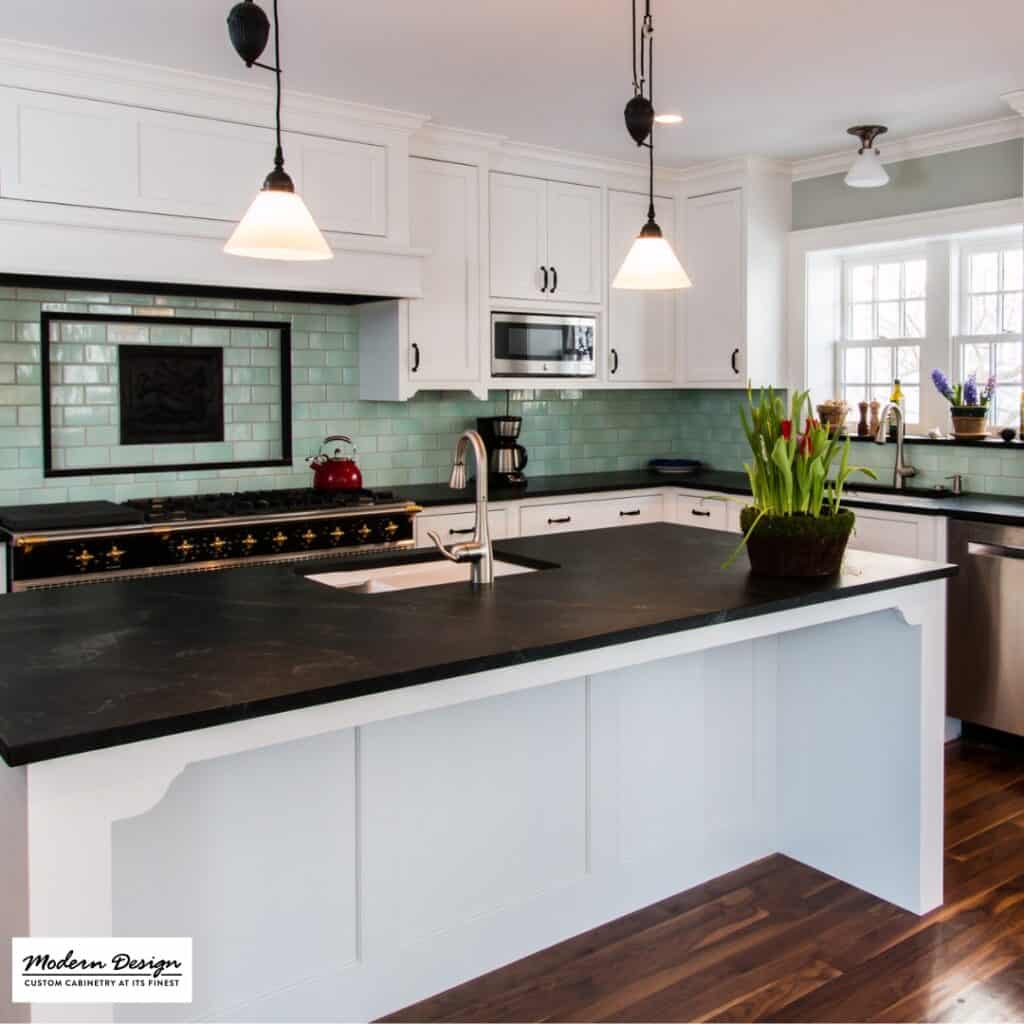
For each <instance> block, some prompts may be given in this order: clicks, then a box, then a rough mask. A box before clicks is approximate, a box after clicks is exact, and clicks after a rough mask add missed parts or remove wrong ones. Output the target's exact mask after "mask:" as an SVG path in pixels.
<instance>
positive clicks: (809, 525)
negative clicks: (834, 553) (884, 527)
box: [740, 505, 856, 539]
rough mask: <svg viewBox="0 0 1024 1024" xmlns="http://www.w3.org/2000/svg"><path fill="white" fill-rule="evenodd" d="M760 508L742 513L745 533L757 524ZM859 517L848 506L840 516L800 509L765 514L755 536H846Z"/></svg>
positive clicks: (745, 510)
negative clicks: (779, 514)
mask: <svg viewBox="0 0 1024 1024" xmlns="http://www.w3.org/2000/svg"><path fill="white" fill-rule="evenodd" d="M758 512H759V510H758V509H756V508H754V506H753V505H748V506H747V507H746V508H745V509H744V510H743V512H742V513H741V514H740V526H742V528H743V532H744V534H746V532H747V531H748V530H749V529H750V527H751V526H752V525H753V523H754V520H755V519H756V518H757V516H758ZM855 520H856V516H855V515H854V514H853V512H852V511H851V510H850V509H848V508H841V509H840V510H839V512H838V513H837V514H836V515H832V514H831V513H830V514H828V515H821V516H809V515H806V514H805V513H803V512H798V513H796V514H795V515H791V516H771V515H766V516H762V517H761V521H760V522H759V523H758V524H757V529H756V530H755V531H754V536H756V537H758V538H759V539H760V538H762V537H763V538H765V539H767V538H769V537H772V538H775V537H778V538H782V537H842V536H846V535H849V533H850V531H851V530H852V529H853V524H854V522H855Z"/></svg>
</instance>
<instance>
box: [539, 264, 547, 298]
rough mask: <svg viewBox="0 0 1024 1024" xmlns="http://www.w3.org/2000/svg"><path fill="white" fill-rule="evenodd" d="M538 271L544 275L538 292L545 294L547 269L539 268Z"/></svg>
mask: <svg viewBox="0 0 1024 1024" xmlns="http://www.w3.org/2000/svg"><path fill="white" fill-rule="evenodd" d="M540 271H541V273H542V274H543V275H544V283H543V284H542V285H541V286H540V290H541V291H542V292H546V291H547V290H548V268H547V267H541V268H540Z"/></svg>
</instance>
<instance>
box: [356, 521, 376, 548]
mask: <svg viewBox="0 0 1024 1024" xmlns="http://www.w3.org/2000/svg"><path fill="white" fill-rule="evenodd" d="M372 533H373V530H371V529H370V527H369V526H367V525H366V523H360V524H359V529H358V530H356V534H357V535H358V537H359V543H360V544H365V543H366V542H367V541H368V540H369V539H370V535H371V534H372Z"/></svg>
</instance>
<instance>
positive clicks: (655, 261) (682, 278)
mask: <svg viewBox="0 0 1024 1024" xmlns="http://www.w3.org/2000/svg"><path fill="white" fill-rule="evenodd" d="M691 284H692V282H691V281H690V278H689V276H688V275H687V273H686V271H685V270H683V265H682V264H681V263H680V262H679V259H678V258H677V257H676V254H675V253H674V252H673V251H672V246H671V245H669V244H668V241H667V240H666V239H665V238H664V237H662V234H661V232H660V231H658V232H657V234H655V233H653V232H650V231H649V228H647V227H645V228H644V230H643V231H642V232H641V233H640V236H639V237H638V238H637V239H636V240H635V241H634V242H633V245H632V247H631V248H630V250H629V252H628V253H627V254H626V258H625V260H623V262H622V266H621V267H620V268H619V272H618V273H617V274H616V275H615V280H614V281H612V287H613V288H628V289H633V290H637V291H667V290H668V289H671V288H689V287H690V286H691Z"/></svg>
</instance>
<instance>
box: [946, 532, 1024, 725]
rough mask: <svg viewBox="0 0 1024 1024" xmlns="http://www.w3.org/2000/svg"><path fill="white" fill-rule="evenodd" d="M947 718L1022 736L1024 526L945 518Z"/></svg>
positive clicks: (1023, 696) (1023, 687)
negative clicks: (950, 566) (949, 568)
mask: <svg viewBox="0 0 1024 1024" xmlns="http://www.w3.org/2000/svg"><path fill="white" fill-rule="evenodd" d="M949 560H950V561H951V562H956V563H957V564H958V565H959V566H960V572H959V573H958V574H957V575H956V576H954V577H953V578H952V579H951V580H950V581H949V605H948V607H949V616H948V629H947V632H946V635H947V644H948V672H947V678H948V686H947V692H948V698H947V708H948V711H949V714H951V715H954V716H956V717H957V718H962V719H963V720H964V721H965V722H975V723H977V724H978V725H987V726H989V727H991V728H993V729H1002V730H1004V731H1005V732H1011V733H1016V734H1017V735H1018V736H1024V527H1019V526H997V525H993V524H990V523H972V522H960V521H958V520H955V519H954V520H950V523H949Z"/></svg>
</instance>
